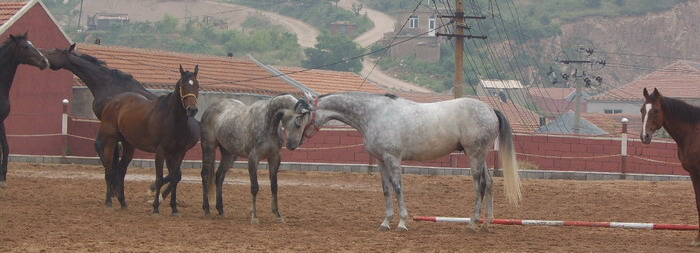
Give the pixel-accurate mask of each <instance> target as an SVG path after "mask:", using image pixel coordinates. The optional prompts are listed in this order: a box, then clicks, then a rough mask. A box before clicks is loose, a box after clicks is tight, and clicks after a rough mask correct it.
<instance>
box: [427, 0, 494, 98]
mask: <svg viewBox="0 0 700 253" xmlns="http://www.w3.org/2000/svg"><path fill="white" fill-rule="evenodd" d="M455 1H456V3H455V12H454V15H451V16H450V15H440V16H439V17H441V18H452V20H453V21H454V23H455V33H454V34H445V33H435V36H446V37H450V38H451V37H455V83H454V85H455V86H454V97H455V98H460V97H462V94H463V90H464V88H463V87H464V73H463V71H464V39H465V38H467V39H472V38H475V39H486V38H487V37H486V36H474V35H464V29H467V30H469V29H470V27H469V26H467V25H466V24H465V23H464V19H465V18H466V19H486V17H485V16H477V17H475V16H464V3H463V2H462V0H455Z"/></svg>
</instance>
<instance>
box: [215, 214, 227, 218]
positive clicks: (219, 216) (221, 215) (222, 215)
mask: <svg viewBox="0 0 700 253" xmlns="http://www.w3.org/2000/svg"><path fill="white" fill-rule="evenodd" d="M216 218H219V219H223V218H226V215H225V214H223V213H220V214H217V215H216Z"/></svg>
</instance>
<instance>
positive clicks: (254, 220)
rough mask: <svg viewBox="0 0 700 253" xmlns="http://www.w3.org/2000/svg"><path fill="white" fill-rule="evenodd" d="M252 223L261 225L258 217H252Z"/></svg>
mask: <svg viewBox="0 0 700 253" xmlns="http://www.w3.org/2000/svg"><path fill="white" fill-rule="evenodd" d="M250 224H251V225H260V221H259V220H258V218H250Z"/></svg>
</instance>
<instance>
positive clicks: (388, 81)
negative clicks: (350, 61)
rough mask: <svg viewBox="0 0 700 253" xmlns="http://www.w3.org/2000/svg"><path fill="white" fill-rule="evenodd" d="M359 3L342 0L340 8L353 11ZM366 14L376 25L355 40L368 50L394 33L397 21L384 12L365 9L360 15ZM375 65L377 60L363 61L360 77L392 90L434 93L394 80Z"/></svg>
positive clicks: (368, 59) (339, 4)
mask: <svg viewBox="0 0 700 253" xmlns="http://www.w3.org/2000/svg"><path fill="white" fill-rule="evenodd" d="M358 3H359V1H357V0H341V1H340V2H339V3H338V6H340V7H341V8H344V9H348V10H352V4H358ZM365 13H366V14H367V17H369V18H370V19H371V20H372V22H373V23H374V27H373V28H372V29H371V30H369V31H367V32H365V33H363V34H361V35H360V36H358V37H357V38H355V42H356V43H357V44H360V46H362V47H364V48H368V47H370V46H372V45H373V44H374V43H375V42H377V41H378V40H380V39H382V37H383V36H384V34H385V33H388V32H392V31H394V26H395V24H396V20H395V19H394V18H393V17H391V16H389V15H386V14H384V13H383V12H380V11H377V10H373V9H369V8H367V7H363V8H362V10H361V11H360V14H365ZM375 65H376V61H375V60H372V59H370V58H369V57H365V58H364V60H363V61H362V71H361V72H360V75H361V76H362V77H367V76H369V78H368V79H369V80H370V81H372V82H374V83H376V84H379V85H381V86H384V87H387V88H389V89H392V90H401V91H418V92H432V91H431V90H430V89H426V88H423V87H421V86H418V85H415V84H412V83H409V82H405V81H403V80H400V79H397V78H394V77H392V76H390V75H388V74H386V73H384V72H382V71H381V69H380V68H379V66H376V67H375Z"/></svg>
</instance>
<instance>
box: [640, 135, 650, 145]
mask: <svg viewBox="0 0 700 253" xmlns="http://www.w3.org/2000/svg"><path fill="white" fill-rule="evenodd" d="M639 139H641V140H642V143H644V144H649V143H651V134H640V135H639Z"/></svg>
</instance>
